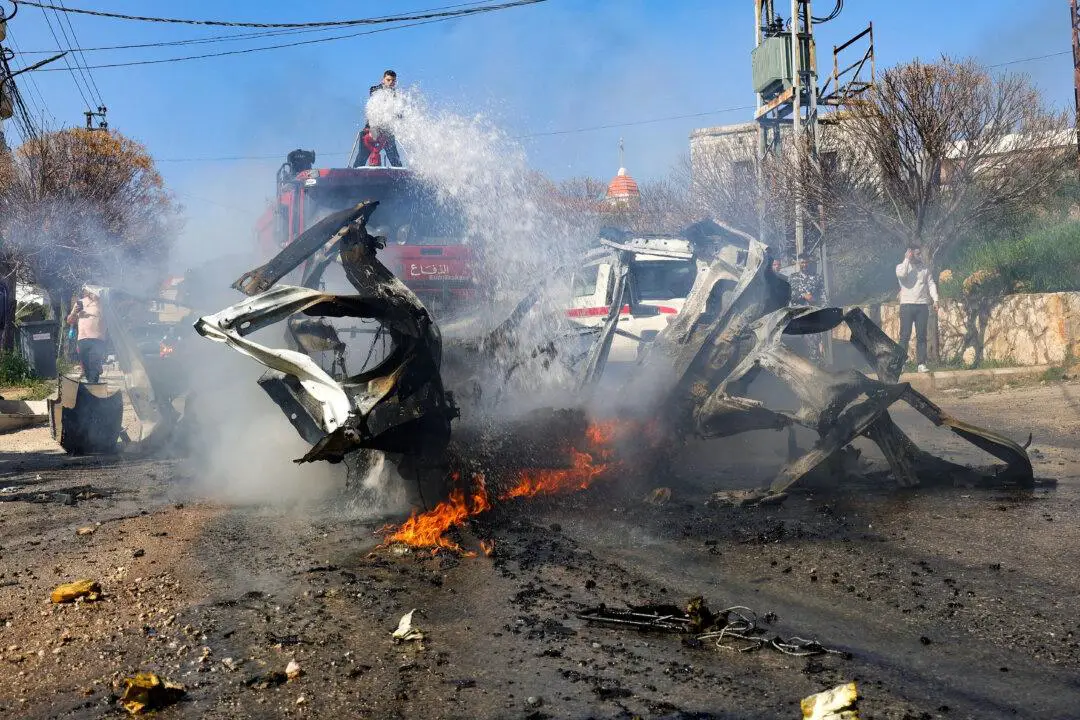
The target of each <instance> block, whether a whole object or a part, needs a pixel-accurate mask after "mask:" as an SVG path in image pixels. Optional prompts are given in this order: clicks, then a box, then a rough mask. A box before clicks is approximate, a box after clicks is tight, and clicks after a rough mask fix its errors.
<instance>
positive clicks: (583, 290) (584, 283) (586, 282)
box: [571, 265, 600, 298]
mask: <svg viewBox="0 0 1080 720" xmlns="http://www.w3.org/2000/svg"><path fill="white" fill-rule="evenodd" d="M599 277H600V266H599V265H587V266H585V267H583V268H581V269H579V270H578V271H577V272H575V273H574V280H573V282H572V283H571V288H572V290H573V294H574V297H576V298H579V297H592V296H593V295H594V294H595V293H596V281H597V280H598V279H599Z"/></svg>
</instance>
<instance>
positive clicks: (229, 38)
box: [22, 0, 490, 55]
mask: <svg viewBox="0 0 1080 720" xmlns="http://www.w3.org/2000/svg"><path fill="white" fill-rule="evenodd" d="M485 2H490V0H476V1H474V2H465V3H457V4H455V5H444V6H441V7H437V8H430V9H429V10H421V11H418V12H431V11H435V10H446V9H450V8H461V7H474V6H477V5H483V4H484V3H485ZM326 30H327V29H326V28H321V27H319V28H303V29H298V30H260V31H258V32H244V33H234V34H231V35H210V36H207V37H197V38H187V39H184V40H163V41H159V42H150V43H129V44H126V45H103V46H100V47H78V48H71V49H72V50H77V51H78V52H81V53H85V52H101V51H107V50H136V49H142V48H157V47H174V46H182V45H203V44H208V43H218V42H240V41H244V40H252V39H255V38H262V37H279V36H282V35H302V34H307V33H316V32H326ZM55 52H56V51H55V50H25V51H23V53H22V54H23V55H51V54H53V53H55Z"/></svg>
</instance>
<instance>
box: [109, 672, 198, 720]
mask: <svg viewBox="0 0 1080 720" xmlns="http://www.w3.org/2000/svg"><path fill="white" fill-rule="evenodd" d="M124 682H125V683H126V684H127V687H126V688H125V689H124V694H123V696H121V698H120V704H121V705H123V706H124V709H125V710H127V711H128V712H129V713H131V714H132V715H138V714H139V713H142V712H146V711H148V710H158V709H160V708H163V707H165V706H166V705H172V704H173V703H174V702H176V701H177V700H179V699H180V698H182V697H183V696H184V694H185V693H186V692H187V690H186V689H185V688H184V686H183V685H178V684H176V683H174V682H169V681H168V680H164V679H162V678H160V677H158V676H157V675H155V674H154V673H139V674H138V675H136V676H135V677H132V678H127V679H125V680H124Z"/></svg>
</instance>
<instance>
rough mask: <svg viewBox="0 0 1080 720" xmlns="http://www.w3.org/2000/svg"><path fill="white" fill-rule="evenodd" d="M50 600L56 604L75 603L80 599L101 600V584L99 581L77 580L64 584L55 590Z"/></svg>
mask: <svg viewBox="0 0 1080 720" xmlns="http://www.w3.org/2000/svg"><path fill="white" fill-rule="evenodd" d="M49 598H50V599H51V600H52V601H53V603H56V604H59V603H69V602H75V601H76V600H79V599H80V598H84V599H86V600H91V601H92V600H99V599H101V584H100V583H98V581H97V580H76V581H74V582H69V583H64V584H63V585H58V586H56V587H55V588H53V591H52V594H51V595H50V596H49Z"/></svg>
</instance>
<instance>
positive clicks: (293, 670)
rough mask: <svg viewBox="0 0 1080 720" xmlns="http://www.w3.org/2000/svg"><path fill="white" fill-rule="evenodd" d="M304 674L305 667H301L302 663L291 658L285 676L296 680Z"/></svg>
mask: <svg viewBox="0 0 1080 720" xmlns="http://www.w3.org/2000/svg"><path fill="white" fill-rule="evenodd" d="M303 674H304V671H303V669H301V667H300V663H298V662H296V661H295V660H290V661H289V664H288V665H286V666H285V677H287V678H289V679H290V680H295V679H296V678H298V677H300V676H301V675H303Z"/></svg>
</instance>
